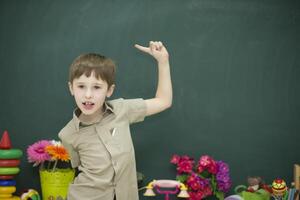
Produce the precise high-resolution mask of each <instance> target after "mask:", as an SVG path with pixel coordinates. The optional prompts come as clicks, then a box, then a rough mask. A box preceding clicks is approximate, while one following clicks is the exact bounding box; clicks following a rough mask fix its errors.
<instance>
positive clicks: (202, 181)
mask: <svg viewBox="0 0 300 200" xmlns="http://www.w3.org/2000/svg"><path fill="white" fill-rule="evenodd" d="M171 163H172V164H175V165H176V166H177V168H176V169H177V176H176V179H177V180H178V181H180V182H182V183H184V184H186V185H187V187H188V193H189V195H190V198H189V200H201V199H203V198H205V197H208V196H210V195H215V196H216V197H217V198H218V199H220V200H223V199H224V193H226V192H228V191H229V189H230V187H231V180H230V176H229V167H228V164H226V163H225V162H223V161H215V160H214V159H213V158H212V157H210V156H208V155H203V156H201V157H200V159H199V161H198V162H195V160H194V159H193V158H191V157H189V156H187V155H184V156H179V155H173V157H172V159H171Z"/></svg>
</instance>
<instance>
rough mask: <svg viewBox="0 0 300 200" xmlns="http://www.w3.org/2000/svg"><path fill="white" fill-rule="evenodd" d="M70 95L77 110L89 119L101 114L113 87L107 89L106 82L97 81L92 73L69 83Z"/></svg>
mask: <svg viewBox="0 0 300 200" xmlns="http://www.w3.org/2000/svg"><path fill="white" fill-rule="evenodd" d="M69 87H70V91H71V94H72V95H73V96H74V98H75V101H76V104H77V106H78V108H79V109H80V110H81V112H82V113H83V114H84V115H88V116H90V117H93V116H97V115H98V114H101V112H102V108H103V103H104V101H105V99H106V97H110V96H111V95H112V93H113V90H114V85H112V86H111V87H110V88H108V84H107V82H106V81H104V80H102V79H101V78H99V79H97V78H96V77H95V74H94V72H92V74H91V75H90V77H87V76H86V75H85V74H83V75H81V76H80V77H79V78H77V79H74V80H73V82H72V83H69Z"/></svg>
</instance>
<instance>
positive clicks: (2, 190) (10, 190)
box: [0, 186, 16, 194]
mask: <svg viewBox="0 0 300 200" xmlns="http://www.w3.org/2000/svg"><path fill="white" fill-rule="evenodd" d="M15 191H16V187H15V186H2V187H0V194H12V193H14V192H15Z"/></svg>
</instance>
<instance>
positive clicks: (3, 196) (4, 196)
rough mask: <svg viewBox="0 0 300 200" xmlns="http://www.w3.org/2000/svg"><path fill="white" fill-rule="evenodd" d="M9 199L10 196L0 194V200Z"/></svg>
mask: <svg viewBox="0 0 300 200" xmlns="http://www.w3.org/2000/svg"><path fill="white" fill-rule="evenodd" d="M10 197H12V194H0V199H4V198H10Z"/></svg>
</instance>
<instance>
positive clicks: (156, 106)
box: [135, 41, 173, 116]
mask: <svg viewBox="0 0 300 200" xmlns="http://www.w3.org/2000/svg"><path fill="white" fill-rule="evenodd" d="M135 47H136V48H137V49H139V50H141V51H143V52H145V53H148V54H150V55H151V56H153V57H154V58H155V59H156V61H157V65H158V83H157V89H156V94H155V97H154V98H152V99H147V100H145V101H146V105H147V114H146V116H149V115H153V114H156V113H159V112H161V111H163V110H165V109H167V108H169V107H171V105H172V98H173V94H172V82H171V74H170V64H169V53H168V51H167V49H166V48H165V46H164V45H163V44H162V43H161V42H153V41H150V43H149V47H143V46H140V45H138V44H136V45H135Z"/></svg>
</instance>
